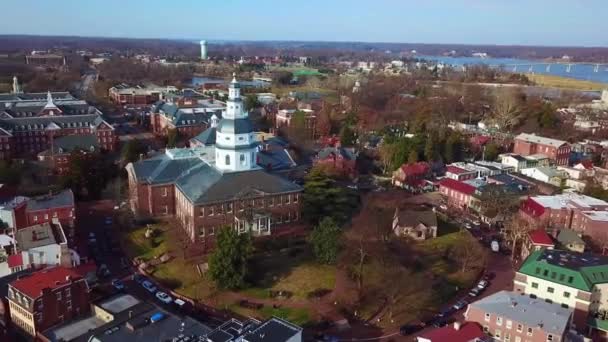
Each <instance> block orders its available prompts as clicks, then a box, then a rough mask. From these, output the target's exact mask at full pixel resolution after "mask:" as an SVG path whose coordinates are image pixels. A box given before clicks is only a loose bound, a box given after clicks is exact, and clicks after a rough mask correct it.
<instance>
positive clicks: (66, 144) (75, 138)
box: [40, 134, 99, 155]
mask: <svg viewBox="0 0 608 342" xmlns="http://www.w3.org/2000/svg"><path fill="white" fill-rule="evenodd" d="M53 145H54V152H55V153H70V152H72V151H74V150H77V149H82V150H86V151H91V148H93V150H95V151H97V150H98V149H99V143H98V141H97V136H95V135H94V134H83V135H65V136H62V137H59V138H56V139H55V140H54V141H53ZM40 154H41V155H50V154H51V150H50V149H48V150H46V151H42V152H40Z"/></svg>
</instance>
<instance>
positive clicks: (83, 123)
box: [0, 92, 117, 160]
mask: <svg viewBox="0 0 608 342" xmlns="http://www.w3.org/2000/svg"><path fill="white" fill-rule="evenodd" d="M45 97H46V99H45ZM69 135H74V136H85V135H93V136H95V137H96V139H97V143H98V145H99V147H100V148H101V149H104V150H108V151H113V150H114V149H115V148H116V143H117V139H116V135H115V131H114V127H112V126H111V125H110V124H108V123H107V122H106V121H104V120H103V118H102V113H101V112H100V111H99V110H98V109H97V108H95V107H92V106H90V105H89V104H87V103H86V101H83V100H77V99H75V98H74V97H72V95H70V94H69V93H51V92H48V93H46V94H42V93H30V94H22V93H20V94H0V158H3V159H5V160H7V159H11V158H23V157H35V156H36V155H37V154H38V153H40V152H42V151H45V150H48V149H50V148H51V146H52V144H53V141H54V140H55V139H58V138H60V137H63V136H69Z"/></svg>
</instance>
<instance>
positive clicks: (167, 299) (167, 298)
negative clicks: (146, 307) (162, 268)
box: [156, 291, 173, 304]
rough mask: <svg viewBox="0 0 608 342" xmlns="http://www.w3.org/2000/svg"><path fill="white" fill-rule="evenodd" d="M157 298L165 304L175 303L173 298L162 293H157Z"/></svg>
mask: <svg viewBox="0 0 608 342" xmlns="http://www.w3.org/2000/svg"><path fill="white" fill-rule="evenodd" d="M156 298H157V299H158V300H160V301H161V302H163V303H165V304H171V302H173V298H171V296H169V295H168V294H166V293H164V292H161V291H158V292H156Z"/></svg>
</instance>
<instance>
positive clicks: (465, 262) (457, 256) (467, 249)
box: [450, 232, 486, 273]
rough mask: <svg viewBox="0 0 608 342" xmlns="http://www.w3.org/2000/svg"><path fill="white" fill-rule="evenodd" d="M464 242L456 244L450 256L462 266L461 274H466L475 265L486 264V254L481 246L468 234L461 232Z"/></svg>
mask: <svg viewBox="0 0 608 342" xmlns="http://www.w3.org/2000/svg"><path fill="white" fill-rule="evenodd" d="M460 234H462V235H463V238H462V241H460V243H458V244H455V245H454V247H453V248H452V249H451V250H450V255H451V257H452V258H453V259H454V261H455V262H457V263H458V265H460V272H462V273H464V272H467V271H468V270H469V269H471V268H472V267H473V266H474V265H475V264H478V265H482V264H483V263H484V262H485V258H486V252H485V250H484V249H483V248H482V247H481V245H480V244H479V243H478V242H477V241H476V240H475V239H473V238H471V237H470V236H469V235H468V234H467V233H465V232H461V233H460Z"/></svg>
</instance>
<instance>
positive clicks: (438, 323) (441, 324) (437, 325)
mask: <svg viewBox="0 0 608 342" xmlns="http://www.w3.org/2000/svg"><path fill="white" fill-rule="evenodd" d="M452 321H453V319H449V318H447V317H444V318H439V319H437V320H435V322H433V326H434V327H435V328H441V327H445V326H446V325H448V324H450V323H451V322H452Z"/></svg>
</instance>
